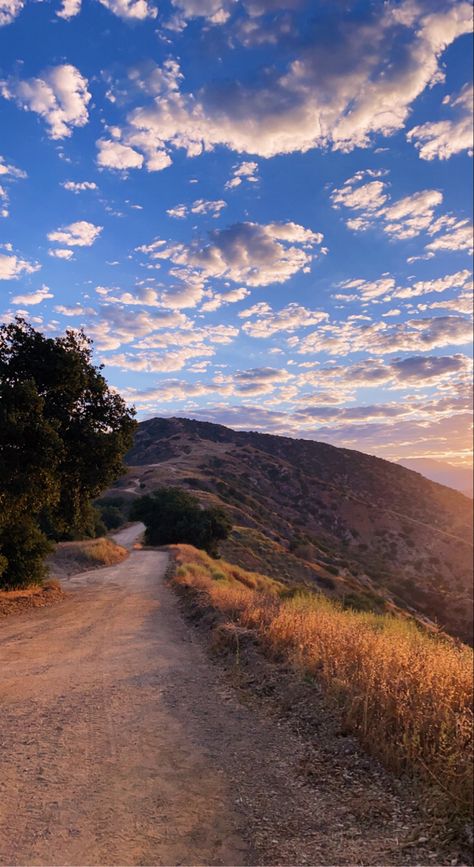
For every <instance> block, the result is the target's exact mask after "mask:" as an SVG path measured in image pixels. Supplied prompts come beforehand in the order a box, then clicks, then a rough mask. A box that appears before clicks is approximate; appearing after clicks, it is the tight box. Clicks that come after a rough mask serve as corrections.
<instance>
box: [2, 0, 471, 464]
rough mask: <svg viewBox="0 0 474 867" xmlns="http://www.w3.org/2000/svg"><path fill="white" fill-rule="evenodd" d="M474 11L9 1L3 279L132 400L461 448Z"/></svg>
mask: <svg viewBox="0 0 474 867" xmlns="http://www.w3.org/2000/svg"><path fill="white" fill-rule="evenodd" d="M471 18H472V9H471V5H470V4H469V3H467V2H464V0H459V2H458V0H387V2H382V0H374V2H370V0H362V2H357V0H308V2H306V0H163V2H159V3H158V5H155V3H154V2H153V0H83V3H82V4H81V0H43V2H41V0H40V2H36V0H0V128H1V130H2V135H1V138H0V293H1V302H2V307H1V313H2V319H3V320H4V321H5V320H8V319H9V318H10V317H12V316H13V315H15V313H20V314H21V315H23V316H25V317H26V318H27V319H29V320H30V321H31V322H32V323H33V324H34V325H35V326H36V327H38V328H41V329H43V330H45V331H46V332H47V333H50V334H57V333H60V332H62V331H63V330H64V329H65V328H66V327H72V328H78V327H81V326H82V327H84V329H85V330H86V332H87V333H88V334H89V335H91V336H92V337H93V338H94V342H95V354H96V358H97V360H98V361H100V362H101V363H103V364H104V365H105V373H106V376H107V378H108V379H109V381H110V382H111V383H112V384H113V385H114V386H116V387H117V388H118V389H119V390H120V391H121V392H122V393H123V394H124V395H125V396H126V397H127V399H128V400H129V401H130V402H132V403H134V404H135V405H136V406H137V409H138V410H139V417H141V418H144V417H149V416H151V415H174V414H184V415H188V416H192V417H195V418H201V419H208V420H211V421H218V422H222V423H224V424H227V425H230V426H232V427H236V428H244V429H259V430H264V431H268V432H270V433H283V434H289V435H293V436H303V437H310V438H314V439H320V440H325V441H327V442H332V443H334V444H336V445H344V446H347V447H350V448H357V449H360V450H362V451H366V452H370V453H373V454H378V455H380V456H382V457H387V458H390V459H395V460H396V459H399V458H406V457H414V456H424V457H426V456H430V457H435V458H440V459H447V460H450V461H452V462H454V463H463V462H466V461H469V442H470V436H469V424H470V417H471V416H470V410H469V398H470V394H469V383H470V379H471V362H470V358H469V355H470V346H471V292H472V282H471V276H472V275H471V254H472V227H471V198H470V196H471V194H470V189H471V181H472V178H471V162H472V132H471V124H472V83H471V66H472V53H471V52H472V45H471V36H470V31H471Z"/></svg>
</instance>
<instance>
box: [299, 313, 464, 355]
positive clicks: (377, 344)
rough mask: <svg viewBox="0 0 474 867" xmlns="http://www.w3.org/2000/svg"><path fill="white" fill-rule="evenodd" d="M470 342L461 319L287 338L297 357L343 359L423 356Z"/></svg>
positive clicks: (323, 330) (324, 328) (326, 329)
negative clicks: (350, 355) (355, 355)
mask: <svg viewBox="0 0 474 867" xmlns="http://www.w3.org/2000/svg"><path fill="white" fill-rule="evenodd" d="M471 339H472V323H471V321H470V320H469V319H465V318H464V317H463V316H435V317H420V318H418V319H408V320H407V321H405V322H400V323H396V324H395V323H388V322H386V321H385V320H384V321H379V322H373V323H370V324H367V325H360V324H359V323H358V322H356V321H347V322H343V323H341V324H330V325H321V326H320V327H319V328H318V329H317V330H316V331H313V332H312V333H311V334H308V335H307V336H306V337H304V338H302V339H298V338H297V337H294V338H290V339H289V344H290V346H292V347H293V348H295V349H296V351H297V352H298V353H299V354H303V355H306V354H314V353H319V352H327V353H328V354H329V355H335V356H338V355H346V354H348V353H350V352H371V353H374V354H375V355H383V354H385V353H387V354H388V353H390V354H391V353H393V352H420V351H422V352H426V351H428V350H430V349H438V348H441V347H443V346H463V345H464V344H466V343H469V342H470V341H471Z"/></svg>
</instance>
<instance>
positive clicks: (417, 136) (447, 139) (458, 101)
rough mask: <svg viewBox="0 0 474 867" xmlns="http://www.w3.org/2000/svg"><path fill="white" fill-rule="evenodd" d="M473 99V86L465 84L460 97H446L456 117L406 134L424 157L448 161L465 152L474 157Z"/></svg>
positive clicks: (426, 125)
mask: <svg viewBox="0 0 474 867" xmlns="http://www.w3.org/2000/svg"><path fill="white" fill-rule="evenodd" d="M473 100H474V92H473V88H472V85H470V84H465V85H464V87H463V88H462V90H461V91H460V93H458V95H457V96H455V97H452V96H451V97H450V96H447V97H445V98H444V100H443V105H447V106H449V109H450V110H453V114H454V117H452V118H451V119H448V120H439V121H434V122H428V123H422V124H418V125H417V126H414V127H413V128H412V129H411V130H410V131H409V132H408V133H407V139H408V141H411V142H413V144H414V145H415V147H416V149H417V151H418V153H419V155H420V157H421V159H422V160H434V159H438V160H448V159H450V157H452V156H454V154H458V153H461V152H462V151H467V152H468V154H469V156H472V148H473V144H472V106H473Z"/></svg>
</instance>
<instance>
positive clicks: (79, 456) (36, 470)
mask: <svg viewBox="0 0 474 867" xmlns="http://www.w3.org/2000/svg"><path fill="white" fill-rule="evenodd" d="M133 415H134V412H133V410H131V409H130V408H128V407H127V406H126V405H125V403H124V401H123V399H122V398H121V397H120V396H119V395H118V394H116V393H115V392H113V391H112V390H111V389H110V388H109V387H108V385H107V382H106V380H105V378H104V377H103V375H102V373H101V367H97V366H95V365H94V364H93V363H92V341H91V340H90V339H89V338H87V337H86V335H85V334H84V333H83V332H82V331H80V332H74V331H67V332H66V334H65V335H64V336H62V337H45V335H44V334H42V333H41V332H38V331H36V330H35V329H34V328H32V327H31V325H29V324H28V323H27V322H25V321H24V320H22V319H19V318H17V319H16V320H15V321H14V322H12V323H10V324H8V325H3V326H1V327H0V556H1V557H3V558H6V559H7V561H8V563H7V565H6V566H5V563H4V565H3V573H2V577H0V581H1V582H2V583H3V584H4V585H8V586H13V585H14V584H15V582H16V581H17V580H18V581H19V582H20V583H25V581H26V573H27V571H28V569H27V567H26V566H25V564H26V562H27V560H28V558H29V562H30V563H31V570H32V576H33V577H37V576H38V574H39V572H40V571H41V568H40V566H39V565H38V562H39V561H40V560H42V557H43V556H44V554H40V549H41V547H42V546H41V544H40V537H39V536H38V533H39V534H40V535H41V534H42V535H43V537H44V534H45V533H46V534H47V535H49V536H52V537H53V538H71V537H73V536H75V535H80V534H81V533H84V532H86V531H87V528H90V527H91V526H92V524H93V522H94V521H95V520H96V516H95V513H94V514H93V513H92V511H91V500H92V499H93V498H94V497H96V496H97V495H98V494H99V493H100V492H101V491H102V490H103V489H104V487H106V486H107V485H108V484H110V483H111V482H112V481H113V480H114V479H115V478H116V477H117V476H118V475H119V474H120V472H121V471H122V459H123V455H124V454H125V452H126V451H127V449H128V448H130V446H131V444H132V438H133V432H134V429H135V421H134V419H133ZM26 519H28V520H26ZM21 528H23V531H21ZM22 532H23V535H22ZM19 534H20V537H19ZM13 537H15V539H16V547H17V549H18V554H17V556H15V552H14V550H13V549H12V546H11V544H10V543H9V541H8V540H9V539H12V538H13ZM33 537H34V538H33ZM21 538H23V542H21ZM34 539H35V540H36V541H34ZM44 546H46V541H44V543H43V547H44ZM20 548H23V551H20ZM7 550H8V553H6V552H7ZM27 551H30V554H29V555H27ZM35 552H36V553H35ZM21 557H23V558H24V560H23V561H22V562H23V566H21V564H20V560H21ZM2 562H3V561H2ZM20 573H21V576H22V577H21V578H20Z"/></svg>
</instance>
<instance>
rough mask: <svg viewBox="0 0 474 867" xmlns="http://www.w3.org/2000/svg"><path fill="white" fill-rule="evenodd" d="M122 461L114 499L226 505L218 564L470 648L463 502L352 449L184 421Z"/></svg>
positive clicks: (155, 431) (466, 508) (164, 422)
mask: <svg viewBox="0 0 474 867" xmlns="http://www.w3.org/2000/svg"><path fill="white" fill-rule="evenodd" d="M126 460H127V463H128V465H129V471H128V473H127V475H126V476H125V477H123V478H122V479H121V480H120V481H119V482H118V483H117V485H116V486H114V488H113V494H114V496H117V494H119V493H120V494H121V495H122V496H123V497H124V498H133V497H134V495H136V494H142V493H146V492H148V491H150V490H153V489H154V488H156V487H158V486H160V485H178V486H182V487H184V488H187V489H189V490H192V491H193V492H194V493H196V494H197V495H198V496H199V497H200V499H201V501H202V502H203V503H207V504H208V503H213V504H215V503H217V504H219V505H223V506H225V507H226V509H227V510H228V512H229V513H230V516H231V518H232V521H233V523H234V532H233V534H232V538H231V539H230V540H229V541H228V542H226V543H225V545H224V549H223V554H224V556H225V557H226V559H227V560H230V561H231V562H235V563H237V564H238V565H240V566H243V567H244V568H250V569H254V570H257V571H261V572H264V573H265V574H267V575H270V576H271V577H274V578H278V579H279V580H283V581H286V582H287V583H289V584H294V583H304V584H314V585H315V586H316V587H318V588H319V589H320V590H322V591H323V592H324V593H326V594H327V595H329V596H333V597H336V598H339V599H341V600H342V601H343V602H344V604H346V605H350V606H351V607H354V608H357V609H358V610H372V611H379V612H383V611H393V612H394V613H396V614H399V615H402V616H403V615H405V616H406V614H407V613H408V614H411V615H415V616H417V617H418V618H420V619H422V620H425V621H426V622H428V623H429V622H434V623H436V624H438V625H439V627H440V628H443V629H445V630H446V631H447V632H449V633H450V634H451V635H453V636H455V637H458V638H460V639H461V640H463V641H468V642H470V641H471V637H472V587H471V574H472V573H471V564H472V545H471V539H472V514H471V503H470V501H469V499H468V498H467V497H465V496H463V495H462V494H460V493H458V492H457V491H454V490H452V489H450V488H447V487H445V486H443V485H440V484H437V483H435V482H431V481H429V480H428V479H426V478H424V477H423V476H421V475H420V474H418V473H416V472H413V471H412V470H409V469H406V468H405V467H403V466H401V465H398V464H394V463H390V462H389V461H385V460H382V459H380V458H376V457H373V456H370V455H367V454H363V453H361V452H357V451H352V450H349V449H342V448H336V447H334V446H330V445H327V444H325V443H319V442H314V441H311V440H302V439H291V438H289V437H280V436H272V435H269V434H261V433H255V432H243V431H234V430H231V429H229V428H226V427H224V426H222V425H215V424H210V423H207V422H199V421H194V420H190V419H184V418H171V419H163V418H154V419H150V420H148V421H145V422H142V423H141V424H140V425H139V427H138V431H137V434H136V437H135V443H134V446H133V448H132V449H131V450H130V451H129V453H128V455H127V457H126ZM111 493H112V490H111V491H109V495H110V494H111Z"/></svg>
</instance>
